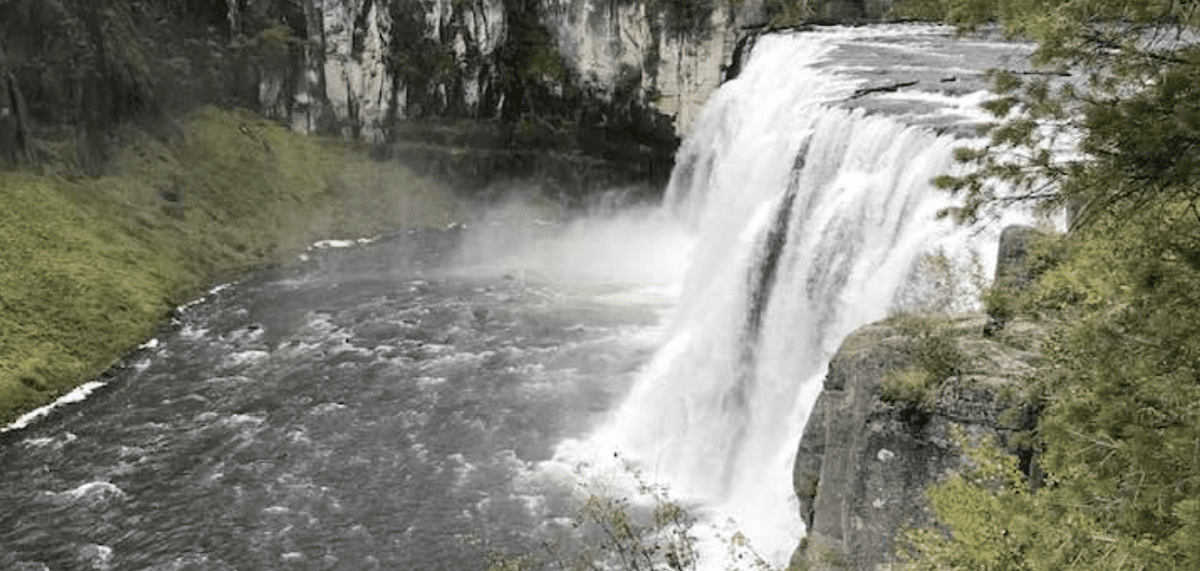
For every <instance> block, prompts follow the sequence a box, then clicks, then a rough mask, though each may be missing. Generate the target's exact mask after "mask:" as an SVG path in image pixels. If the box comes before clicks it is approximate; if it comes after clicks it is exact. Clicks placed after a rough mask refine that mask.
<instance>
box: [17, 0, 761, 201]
mask: <svg viewBox="0 0 1200 571" xmlns="http://www.w3.org/2000/svg"><path fill="white" fill-rule="evenodd" d="M732 5H736V7H732ZM765 18H766V16H765V11H764V9H763V0H745V1H741V2H735V3H727V2H724V1H722V0H707V1H700V2H693V1H691V0H687V1H684V0H203V1H198V2H190V3H180V2H177V1H174V0H145V1H143V2H135V3H128V2H120V1H117V0H95V1H84V0H55V1H54V2H44V1H43V0H13V1H12V2H5V3H3V4H0V145H2V146H3V148H2V149H0V151H2V152H3V153H2V158H3V159H4V160H5V161H6V162H14V161H21V160H29V159H34V160H40V159H42V158H44V157H39V156H38V149H37V147H38V145H37V144H36V143H35V142H34V141H36V140H38V139H55V138H56V137H57V138H59V139H61V138H62V136H63V135H64V134H65V133H67V132H71V133H73V134H74V138H75V143H78V144H79V148H80V155H79V156H78V157H76V158H77V159H78V162H79V163H81V164H80V166H81V167H82V169H83V170H85V171H95V170H99V169H101V168H102V164H103V162H104V160H105V157H104V153H105V151H104V150H105V149H106V148H109V147H111V146H112V145H111V142H110V141H107V140H106V139H107V138H109V137H111V135H112V128H113V126H114V125H115V124H119V123H122V122H127V121H129V120H141V119H145V118H147V117H159V116H160V115H162V114H164V112H165V114H166V115H167V116H172V115H173V112H174V111H176V110H178V109H180V108H189V107H194V106H196V105H200V104H207V103H217V104H219V105H236V106H244V107H250V108H253V109H255V110H257V111H259V112H261V113H263V114H265V115H267V116H268V117H271V118H274V119H277V120H280V121H282V122H284V123H286V124H288V125H290V126H291V127H293V128H294V129H296V130H299V131H302V132H309V133H340V134H343V135H345V136H348V137H352V138H360V139H362V140H364V141H366V142H368V143H370V144H371V145H372V146H373V148H375V149H376V150H377V152H378V153H380V154H382V155H384V156H393V157H397V158H401V159H408V160H409V162H411V163H413V164H414V165H425V166H426V167H427V168H428V170H432V171H445V172H441V174H446V172H449V171H456V172H460V173H462V172H468V173H469V174H470V176H473V177H474V178H478V179H490V178H492V175H497V174H514V175H520V176H529V175H539V174H546V173H548V172H549V173H550V174H555V173H554V172H553V171H555V170H556V169H558V170H563V171H587V170H593V171H598V170H605V169H607V170H609V171H613V172H618V171H619V172H624V173H626V175H628V176H627V178H628V179H630V180H646V179H650V180H658V181H663V180H665V179H666V178H667V176H668V175H669V172H670V168H671V164H672V160H673V154H674V150H675V147H676V146H677V145H678V141H679V137H680V135H681V134H683V133H685V132H686V130H687V128H688V126H689V125H690V123H691V121H692V120H693V119H694V118H695V116H696V115H697V113H698V111H699V108H700V106H701V104H702V103H703V102H704V100H705V99H706V98H707V97H708V96H709V94H710V93H711V92H712V91H713V90H714V89H716V87H717V86H718V85H719V84H720V82H721V81H722V79H723V74H724V70H725V67H726V66H727V65H728V64H729V62H730V61H731V60H732V57H733V52H734V50H735V46H736V43H737V40H738V39H739V38H740V37H741V36H743V35H745V34H746V28H747V27H749V26H754V25H760V24H762V23H764V22H765V21H766V20H765ZM51 146H53V145H51ZM555 165H558V166H555ZM563 165H565V166H563ZM506 171H510V172H507V173H506ZM559 174H561V173H559ZM568 174H569V173H568ZM576 174H579V173H578V172H576ZM581 176H582V177H583V178H587V177H588V176H590V175H589V174H588V173H583V175H581ZM468 178H469V177H468ZM558 178H563V177H558ZM568 178H569V177H568ZM565 182H566V183H568V186H569V185H570V183H571V182H572V181H570V180H567V181H565ZM575 182H578V181H575Z"/></svg>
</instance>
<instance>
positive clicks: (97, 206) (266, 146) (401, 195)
mask: <svg viewBox="0 0 1200 571" xmlns="http://www.w3.org/2000/svg"><path fill="white" fill-rule="evenodd" d="M121 138H122V142H121V145H120V146H119V149H118V150H117V151H115V152H114V156H113V159H112V161H111V162H110V163H109V164H108V165H107V167H106V170H107V171H108V173H109V174H106V175H104V176H99V177H80V176H77V175H75V174H73V173H75V172H76V168H77V165H76V164H74V163H73V160H74V157H76V153H75V152H74V149H73V148H72V145H71V144H66V143H64V144H60V145H59V147H58V154H57V156H56V158H52V159H50V160H48V161H47V162H46V163H44V164H42V165H40V166H39V167H37V169H34V168H32V167H31V168H28V169H25V170H19V171H9V172H0V189H2V190H0V423H7V422H8V421H11V420H13V419H14V418H15V417H16V416H17V415H18V414H20V413H21V412H23V411H27V410H29V409H31V408H33V407H36V406H38V405H41V404H44V403H46V402H48V401H50V400H52V399H53V398H55V397H56V396H57V395H59V394H62V393H64V392H65V391H67V390H69V389H70V388H72V387H74V386H76V385H78V384H79V383H81V382H83V381H86V380H88V379H89V378H91V377H94V376H95V375H97V374H99V373H100V372H102V371H103V370H104V369H106V368H107V367H109V366H110V365H111V364H112V363H113V362H114V361H115V360H116V359H117V358H118V357H120V355H122V354H123V353H124V352H126V351H128V350H130V349H132V348H133V347H135V346H136V345H137V344H138V343H140V342H142V341H144V340H145V339H146V338H147V336H148V335H150V334H151V333H152V332H153V330H154V328H155V326H156V324H157V323H158V321H159V320H160V319H161V317H162V316H163V315H164V313H165V312H166V311H167V310H168V309H169V308H171V307H172V306H174V305H176V304H178V303H179V302H181V301H184V300H186V299H187V298H188V297H190V296H194V295H195V294H196V293H198V292H199V291H200V290H201V289H202V288H205V287H206V286H207V285H209V284H210V283H212V282H213V281H214V280H226V279H231V278H234V277H236V276H238V275H240V274H242V273H244V272H246V271H248V270H250V269H252V268H256V267H261V266H265V265H272V264H280V263H284V262H286V261H288V260H290V259H292V258H293V257H294V256H295V255H296V254H297V253H299V252H300V251H302V250H303V249H304V248H305V247H306V245H307V244H309V243H311V242H312V241H313V240H315V239H318V238H320V237H328V236H334V237H357V236H363V235H371V234H376V233H380V232H385V231H388V230H392V229H396V228H402V227H418V226H444V225H445V224H447V223H449V222H451V221H453V220H454V218H455V216H456V204H455V202H454V201H453V199H452V197H451V196H450V195H449V193H448V192H446V191H445V190H444V189H442V188H439V187H438V186H436V185H434V184H433V183H431V182H430V181H428V180H424V179H421V178H418V177H416V176H414V175H413V174H412V173H410V172H409V171H407V170H405V169H402V168H399V167H396V166H393V165H385V164H380V163H375V162H371V161H369V160H367V159H366V158H365V153H364V152H363V151H362V150H361V149H352V148H349V147H347V146H346V144H345V143H342V142H340V141H333V140H322V139H316V138H311V137H306V136H303V135H298V134H295V133H292V132H290V131H288V130H286V129H285V128H283V127H281V126H279V125H276V124H274V123H271V122H268V121H265V120H263V119H261V118H259V117H258V116H256V115H253V114H251V113H249V112H226V111H219V110H216V109H213V108H204V109H200V110H198V111H196V112H194V113H193V114H191V115H190V116H189V117H188V118H187V119H186V121H185V123H184V125H183V127H182V131H181V132H180V133H178V134H176V135H174V136H172V137H170V138H169V139H168V140H167V141H165V142H164V141H163V140H160V139H157V138H154V137H152V136H150V135H148V134H146V133H145V132H142V131H139V130H132V129H129V130H124V131H122V132H121Z"/></svg>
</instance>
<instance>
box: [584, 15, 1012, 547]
mask: <svg viewBox="0 0 1200 571" xmlns="http://www.w3.org/2000/svg"><path fill="white" fill-rule="evenodd" d="M867 33H872V32H870V31H863V30H846V29H840V30H838V29H835V30H827V31H820V32H806V33H796V34H779V35H768V36H764V37H762V38H761V39H760V40H759V42H758V44H757V45H756V47H755V48H754V51H753V54H752V57H751V59H750V61H749V62H748V64H747V66H746V67H745V69H744V70H743V71H742V73H741V74H740V75H739V76H738V77H737V78H736V79H735V80H732V81H730V82H728V83H726V84H725V85H724V86H723V87H722V88H721V89H720V90H719V91H718V92H717V93H716V94H715V95H714V97H713V98H712V99H711V100H710V102H709V103H708V104H707V106H706V108H705V109H704V110H703V112H702V113H701V116H700V118H699V120H698V121H697V123H696V124H695V126H694V130H693V132H692V133H691V135H690V136H689V137H688V138H687V139H686V140H685V141H684V143H683V144H682V146H681V148H680V150H679V152H678V155H677V157H676V158H677V161H676V162H677V166H676V169H675V172H674V173H673V175H672V178H671V182H670V185H669V188H668V191H667V194H666V197H665V200H664V206H663V207H664V208H665V209H669V210H670V211H672V212H673V213H674V214H675V215H676V216H678V217H679V218H680V219H681V220H682V223H683V224H685V225H686V226H688V227H689V228H691V230H692V231H693V232H694V233H695V237H696V238H695V239H696V242H695V247H694V249H693V250H692V254H691V256H692V258H691V260H690V265H689V270H688V273H687V277H686V280H685V283H684V285H683V288H682V294H681V299H680V303H679V307H678V309H677V311H676V313H675V315H674V318H673V320H672V322H671V324H670V326H669V328H668V331H667V339H666V341H665V342H664V344H663V346H662V348H661V349H660V350H659V352H658V353H657V355H656V356H655V358H654V359H653V360H652V362H651V363H650V364H649V365H648V366H647V367H646V368H645V370H643V371H642V373H641V376H640V378H639V380H638V382H637V383H636V384H635V386H634V387H633V389H632V390H631V393H630V394H629V396H628V397H627V399H626V400H625V401H624V403H623V404H622V405H621V406H620V407H619V408H618V410H616V411H615V412H614V413H613V415H612V416H611V418H610V419H609V421H608V422H607V423H606V424H604V425H603V426H601V427H600V428H599V429H598V430H597V431H596V433H595V434H593V435H592V436H591V438H590V440H589V444H588V446H589V447H592V448H596V449H599V450H605V451H618V452H620V453H621V454H623V455H625V456H626V457H629V458H632V459H633V460H635V461H636V462H637V464H638V465H639V466H640V467H641V469H642V470H644V472H645V473H647V474H648V475H650V477H651V478H652V479H655V480H658V481H664V482H667V483H669V484H670V485H671V487H672V490H673V493H674V494H676V495H679V496H682V497H685V498H689V499H693V500H696V501H698V502H700V503H701V504H702V505H704V506H706V507H707V508H712V509H713V510H714V512H715V513H719V514H722V515H721V516H719V517H729V518H732V519H733V520H734V522H735V525H736V527H737V528H738V529H739V530H740V531H741V532H742V533H743V534H744V535H745V536H747V537H748V538H749V539H750V540H751V541H752V542H753V545H754V547H755V549H756V550H757V551H758V552H759V554H760V555H762V556H763V557H764V558H766V559H767V560H768V561H769V562H772V563H774V564H777V565H779V564H784V563H786V561H787V558H788V556H789V555H790V553H791V551H792V550H793V549H794V548H795V546H796V544H797V542H798V540H799V539H800V537H801V536H802V535H803V524H802V522H801V521H800V518H799V513H798V507H797V503H796V500H795V499H794V494H793V491H792V484H791V470H792V462H793V459H794V454H795V450H796V446H797V443H798V441H799V438H800V435H801V433H802V431H803V428H804V423H805V420H806V417H807V415H808V413H809V411H810V409H811V408H812V405H813V404H814V401H815V399H816V396H817V394H818V393H819V391H820V388H821V382H822V380H823V377H824V374H825V370H826V364H827V362H828V360H829V358H830V357H831V356H832V354H833V353H834V351H835V350H836V349H837V347H838V345H839V344H840V342H841V340H842V339H843V338H844V337H845V336H846V335H848V334H849V333H850V332H851V331H853V330H854V329H855V328H857V327H859V326H862V325H864V324H866V323H869V322H871V321H875V320H879V319H881V318H884V317H886V316H887V314H888V312H889V311H890V310H891V309H894V308H895V307H896V303H897V300H898V299H901V298H902V297H904V290H905V288H906V284H909V283H911V281H912V279H913V275H914V274H913V268H914V266H915V264H916V262H917V261H918V260H919V259H920V258H921V256H922V255H924V254H928V253H932V252H943V253H947V252H948V253H949V254H950V255H951V257H958V258H962V259H965V258H966V257H968V256H970V255H971V254H970V252H974V251H976V250H978V245H979V244H984V243H987V242H988V241H989V240H991V239H992V237H993V236H994V234H989V233H986V232H985V233H979V232H976V233H973V234H972V233H970V232H967V231H965V230H963V229H960V228H956V227H955V226H954V225H953V224H952V223H950V222H948V221H940V220H938V219H937V216H936V214H937V212H938V211H939V210H941V209H943V208H945V207H947V206H949V205H950V198H949V197H948V196H947V195H946V194H945V193H942V192H940V191H938V190H936V189H934V188H933V187H932V185H931V183H930V181H931V179H932V178H933V177H934V176H936V175H938V174H942V173H945V172H947V171H948V170H950V169H951V168H953V163H954V160H953V149H954V148H955V147H956V146H960V145H961V144H962V141H961V140H959V139H956V138H954V137H952V136H948V135H938V134H936V133H934V132H932V131H930V130H928V129H926V128H922V127H917V126H912V125H908V124H905V123H904V122H903V121H902V120H901V119H899V118H896V117H894V116H883V115H871V114H868V113H866V112H864V111H862V110H856V109H848V108H846V107H844V106H840V105H838V104H837V102H839V101H841V100H844V99H846V98H847V97H849V96H851V95H852V94H853V93H854V91H855V89H856V88H857V87H858V86H859V85H860V83H859V81H858V80H854V79H850V78H849V77H847V76H843V75H840V74H839V73H837V72H836V70H834V69H832V68H830V66H828V65H825V61H826V59H827V58H828V56H829V54H830V52H831V51H832V50H834V49H835V48H836V46H837V42H838V41H839V40H841V39H844V38H845V37H848V36H852V35H855V34H859V35H861V34H867ZM875 33H878V32H875ZM976 255H981V256H982V257H983V258H985V259H986V258H987V257H988V256H987V254H986V252H984V251H982V250H981V251H979V253H978V254H976ZM984 265H986V263H985V264H984ZM609 453H611V452H609Z"/></svg>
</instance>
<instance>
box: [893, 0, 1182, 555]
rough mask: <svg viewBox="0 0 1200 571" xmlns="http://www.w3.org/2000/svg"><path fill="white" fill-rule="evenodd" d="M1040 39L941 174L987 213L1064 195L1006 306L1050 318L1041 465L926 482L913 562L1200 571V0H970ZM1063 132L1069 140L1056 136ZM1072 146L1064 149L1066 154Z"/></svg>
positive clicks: (978, 17) (1014, 29)
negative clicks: (1051, 229)
mask: <svg viewBox="0 0 1200 571" xmlns="http://www.w3.org/2000/svg"><path fill="white" fill-rule="evenodd" d="M944 14H945V16H946V17H947V18H948V19H949V20H950V21H952V22H954V23H957V24H959V25H961V26H964V27H967V28H970V27H975V26H979V25H982V24H984V23H986V22H988V21H993V20H994V21H998V22H999V23H1000V24H1002V25H1003V27H1004V29H1005V30H1006V31H1007V32H1008V33H1010V34H1012V35H1014V36H1015V37H1018V38H1024V39H1028V40H1032V41H1034V42H1036V49H1035V51H1034V52H1033V55H1032V59H1031V62H1032V63H1033V64H1034V65H1035V66H1036V67H1034V68H1033V69H1032V70H1024V71H1021V70H1001V71H997V72H995V73H994V79H995V86H996V91H997V93H998V95H999V96H998V98H997V99H995V100H994V101H992V102H991V103H989V104H988V108H989V110H990V111H992V112H993V113H994V114H995V115H996V116H997V122H996V124H995V125H993V126H991V127H990V128H989V129H988V131H987V135H988V139H987V143H986V144H984V145H982V146H979V147H975V148H970V149H966V150H962V151H960V152H959V159H960V160H961V161H962V162H964V163H967V164H968V165H969V166H970V167H971V169H970V170H969V171H968V172H967V174H965V175H960V176H955V177H949V176H948V177H942V178H941V179H939V184H941V185H942V186H944V187H945V188H948V189H950V190H952V191H954V192H957V193H959V194H960V195H961V196H962V197H963V199H964V206H963V207H962V209H961V210H959V211H957V212H955V213H954V214H956V215H957V216H958V217H959V218H960V219H962V220H975V219H978V218H980V217H983V216H987V215H989V214H991V213H993V212H996V211H998V210H1001V209H1003V208H1005V207H1007V206H1009V205H1011V204H1012V203H1014V202H1023V201H1033V202H1036V203H1037V204H1039V205H1040V206H1041V207H1043V208H1047V209H1059V208H1066V209H1067V210H1068V212H1069V213H1070V214H1071V216H1070V218H1071V220H1070V226H1071V232H1070V233H1069V234H1068V235H1067V236H1066V237H1064V238H1061V241H1060V242H1059V243H1058V244H1055V245H1054V246H1053V247H1052V248H1051V249H1053V250H1054V251H1055V254H1054V256H1050V257H1047V259H1052V261H1053V264H1055V265H1053V266H1052V267H1050V268H1049V269H1047V270H1046V271H1045V272H1044V273H1043V274H1042V275H1041V277H1040V278H1039V279H1038V280H1037V281H1036V283H1034V284H1033V285H1032V286H1031V287H1030V289H1029V290H1028V291H1027V292H1025V293H1023V294H1021V296H1020V297H1021V299H1020V300H1017V301H1016V302H1014V303H1012V304H1011V307H1013V308H1015V309H1016V310H1017V311H1023V312H1026V313H1032V314H1034V315H1036V316H1039V317H1041V318H1043V319H1046V320H1048V321H1050V322H1051V323H1052V324H1055V327H1054V333H1053V334H1052V335H1051V336H1050V338H1049V339H1048V340H1047V341H1046V343H1045V346H1044V348H1043V351H1044V354H1045V362H1044V365H1043V366H1042V368H1041V375H1040V379H1039V380H1038V381H1037V387H1036V390H1035V391H1033V393H1034V394H1037V395H1039V397H1038V398H1039V400H1040V402H1038V403H1037V404H1038V406H1039V408H1040V409H1041V410H1042V416H1041V419H1040V422H1039V426H1038V430H1037V441H1038V443H1037V445H1038V448H1039V450H1040V454H1039V457H1038V459H1037V465H1038V466H1039V467H1040V468H1041V470H1043V471H1044V477H1043V478H1042V479H1041V480H1040V483H1038V485H1036V486H1035V485H1033V483H1034V481H1035V479H1032V478H1029V477H1028V475H1026V474H1022V473H1020V472H1018V471H1017V470H1016V469H1015V467H1014V466H1015V464H1013V463H1012V461H1011V459H1008V458H1005V457H1004V456H1003V455H1002V454H1000V453H998V452H995V450H994V449H990V448H987V447H984V449H982V450H983V451H982V452H977V457H976V461H975V466H974V468H972V469H971V470H967V471H965V472H964V473H963V474H959V475H956V476H953V477H951V478H950V479H948V480H946V481H945V482H943V483H942V484H940V485H938V486H937V487H935V488H934V489H932V490H931V491H930V492H929V497H930V502H931V505H932V507H933V508H934V510H935V512H936V513H937V515H938V518H939V520H940V521H941V522H942V524H943V525H944V526H945V527H944V528H943V529H941V530H921V531H916V532H913V533H912V534H911V539H912V544H913V546H914V549H913V552H912V554H911V556H912V564H913V566H914V567H915V568H917V569H931V570H932V569H1014V570H1015V569H1036V570H1043V569H1046V570H1050V569H1097V570H1098V569H1106V570H1108V569H1200V500H1198V499H1197V498H1198V497H1200V209H1198V207H1197V202H1198V201H1200V97H1198V96H1200V43H1198V42H1197V40H1196V32H1197V30H1198V28H1200V3H1197V2H1162V1H1157V0H1126V1H1115V0H1055V1H1051V2H1036V3H1035V2H1032V1H1030V0H965V1H958V2H956V1H951V2H948V3H947V4H944ZM1063 143H1068V144H1069V145H1064V144H1063ZM1064 147H1067V148H1071V149H1072V150H1070V151H1068V152H1063V149H1064Z"/></svg>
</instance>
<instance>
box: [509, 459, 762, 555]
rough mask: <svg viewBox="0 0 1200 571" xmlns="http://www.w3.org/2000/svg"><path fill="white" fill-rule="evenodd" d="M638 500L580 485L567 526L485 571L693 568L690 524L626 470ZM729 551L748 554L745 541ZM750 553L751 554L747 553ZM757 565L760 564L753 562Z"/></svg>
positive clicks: (674, 504)
mask: <svg viewBox="0 0 1200 571" xmlns="http://www.w3.org/2000/svg"><path fill="white" fill-rule="evenodd" d="M626 470H627V471H628V472H629V473H630V475H631V476H632V477H633V479H634V480H635V481H636V482H637V486H638V490H637V494H636V495H634V496H632V497H614V496H612V495H611V494H608V493H605V492H603V491H597V490H595V489H592V487H591V486H589V485H588V484H586V483H583V484H581V488H582V491H583V492H584V493H583V495H582V497H581V498H580V499H579V502H578V507H577V511H576V512H575V513H574V514H573V515H572V516H571V517H570V518H569V523H568V524H567V525H565V526H560V527H561V529H559V530H558V531H559V533H557V535H556V537H554V538H551V539H547V540H545V541H544V542H543V544H542V546H543V549H542V550H541V551H539V552H535V553H528V554H524V555H520V556H511V555H507V554H503V553H494V554H493V557H492V564H491V565H490V566H489V567H488V571H525V570H528V569H544V568H552V569H559V570H562V571H592V570H596V569H615V570H620V571H653V570H666V569H669V570H671V571H683V570H685V569H695V568H696V566H697V563H698V559H697V557H698V555H699V554H698V553H697V552H696V547H697V546H696V541H697V540H696V537H695V535H694V534H693V532H692V528H693V526H694V525H695V518H694V517H693V516H692V514H691V513H689V512H688V511H687V509H686V508H685V507H684V506H683V505H682V504H680V503H679V502H678V501H676V500H673V499H671V497H670V496H669V494H668V493H667V490H666V489H665V488H663V487H662V486H656V485H651V484H647V483H645V481H644V480H643V479H642V477H641V475H640V474H639V473H638V472H637V471H636V470H634V469H633V468H632V467H631V466H628V465H627V466H626ZM729 543H730V548H731V549H740V550H742V551H747V552H749V549H748V546H747V545H746V540H745V538H744V537H742V536H740V535H737V536H735V537H734V538H732V539H730V541H729ZM749 553H751V554H752V553H753V552H749ZM753 558H754V559H756V560H758V561H759V562H761V559H758V558H757V557H753Z"/></svg>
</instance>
